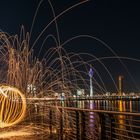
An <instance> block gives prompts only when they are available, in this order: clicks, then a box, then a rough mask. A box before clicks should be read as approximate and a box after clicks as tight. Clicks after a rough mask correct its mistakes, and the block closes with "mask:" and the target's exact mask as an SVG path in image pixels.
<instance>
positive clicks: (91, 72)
mask: <svg viewBox="0 0 140 140" xmlns="http://www.w3.org/2000/svg"><path fill="white" fill-rule="evenodd" d="M89 77H90V97H93V84H92V78H93V69H92V68H90V70H89Z"/></svg>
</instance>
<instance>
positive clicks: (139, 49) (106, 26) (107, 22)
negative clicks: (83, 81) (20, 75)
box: [0, 0, 140, 92]
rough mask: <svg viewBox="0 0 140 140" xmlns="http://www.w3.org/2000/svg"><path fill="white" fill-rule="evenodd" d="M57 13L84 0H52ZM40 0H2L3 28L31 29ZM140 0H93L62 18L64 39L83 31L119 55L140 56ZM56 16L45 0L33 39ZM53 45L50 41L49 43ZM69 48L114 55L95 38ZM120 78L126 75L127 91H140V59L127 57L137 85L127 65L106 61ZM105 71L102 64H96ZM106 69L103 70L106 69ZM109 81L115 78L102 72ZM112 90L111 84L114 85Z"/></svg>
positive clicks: (11, 30) (0, 20)
mask: <svg viewBox="0 0 140 140" xmlns="http://www.w3.org/2000/svg"><path fill="white" fill-rule="evenodd" d="M51 2H52V4H53V6H54V9H55V12H56V15H57V14H59V13H60V12H62V11H63V10H65V9H67V8H68V7H70V6H72V5H74V4H76V3H78V2H80V0H51ZM38 3H39V0H1V1H0V29H1V30H3V31H5V32H8V33H9V34H11V35H13V34H19V32H20V28H21V25H24V26H25V29H26V31H29V30H30V27H31V23H32V20H33V15H34V13H35V10H36V8H37V5H38ZM139 7H140V2H139V1H132V0H131V1H129V0H90V1H89V2H87V3H85V4H82V5H80V6H78V7H76V8H74V9H73V10H71V11H69V12H68V13H66V14H64V15H63V16H62V17H61V18H59V19H58V27H59V32H60V39H61V42H64V41H65V40H67V39H69V38H71V37H73V36H76V35H80V34H88V35H92V36H95V37H97V38H99V39H101V40H103V41H104V42H105V43H107V44H108V45H109V46H110V47H111V48H112V49H113V50H114V51H115V52H116V53H117V54H118V56H125V57H132V58H138V59H140V55H139V53H140V41H139V37H140V36H139V34H140V8H139ZM52 18H53V16H52V11H51V8H50V5H49V4H48V2H47V0H44V2H43V4H42V5H41V7H40V10H39V12H38V15H37V19H36V22H35V26H34V30H33V36H32V40H31V41H33V40H34V39H35V38H36V37H37V35H38V34H39V32H40V31H41V30H42V29H43V28H44V26H45V25H46V24H47V23H48V22H49V21H50V20H51V19H52ZM50 33H54V34H56V32H55V26H53V25H52V26H50V28H49V29H48V30H47V32H46V34H50ZM48 45H49V43H48ZM99 46H100V47H99ZM65 47H66V50H67V51H73V52H87V53H91V54H94V55H95V56H96V57H103V56H112V54H111V53H110V52H109V51H108V50H107V49H106V48H105V47H104V46H103V45H101V44H100V43H99V42H97V41H95V40H91V39H87V38H86V39H84V38H81V39H77V40H75V41H73V42H71V43H70V44H69V45H67V46H65ZM103 62H104V63H105V64H106V65H107V67H108V69H109V70H110V71H111V73H112V76H113V78H114V79H115V81H117V76H118V75H119V74H121V75H124V76H125V90H126V91H137V92H138V91H140V90H139V87H140V63H138V62H134V61H126V60H125V61H124V63H125V64H126V66H127V67H128V69H129V71H130V73H131V74H132V76H133V77H134V79H135V81H136V83H137V86H138V87H137V88H136V86H134V84H133V82H129V81H131V80H130V78H128V77H127V74H126V72H125V71H124V69H122V68H121V65H119V64H118V62H117V61H116V60H114V59H113V60H108V61H106V60H105V61H103ZM92 65H95V67H96V68H97V69H98V70H99V71H102V68H100V66H99V67H98V64H92ZM102 73H103V72H102ZM102 77H103V78H104V79H105V82H106V85H107V86H108V87H109V88H110V85H111V83H110V82H111V81H109V79H108V78H107V76H106V75H104V74H102ZM110 90H111V88H110Z"/></svg>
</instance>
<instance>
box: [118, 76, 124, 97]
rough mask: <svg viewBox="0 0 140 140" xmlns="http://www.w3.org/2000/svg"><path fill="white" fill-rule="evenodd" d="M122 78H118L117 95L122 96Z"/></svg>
mask: <svg viewBox="0 0 140 140" xmlns="http://www.w3.org/2000/svg"><path fill="white" fill-rule="evenodd" d="M123 78H124V77H123V76H121V75H120V76H119V95H120V96H122V79H123Z"/></svg>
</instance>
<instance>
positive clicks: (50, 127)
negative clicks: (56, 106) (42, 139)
mask: <svg viewBox="0 0 140 140" xmlns="http://www.w3.org/2000/svg"><path fill="white" fill-rule="evenodd" d="M49 130H50V135H52V108H49Z"/></svg>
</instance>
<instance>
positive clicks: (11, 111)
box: [0, 85, 26, 128]
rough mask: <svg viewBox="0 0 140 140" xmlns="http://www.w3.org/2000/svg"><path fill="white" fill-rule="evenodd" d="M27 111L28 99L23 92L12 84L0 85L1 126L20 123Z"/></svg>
mask: <svg viewBox="0 0 140 140" xmlns="http://www.w3.org/2000/svg"><path fill="white" fill-rule="evenodd" d="M25 112H26V99H25V97H24V95H23V94H22V92H20V91H19V90H18V89H17V88H15V87H11V86H5V85H1V86H0V127H1V128H4V127H9V126H12V125H15V124H17V123H19V122H20V121H21V120H22V119H23V117H24V116H25Z"/></svg>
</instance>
